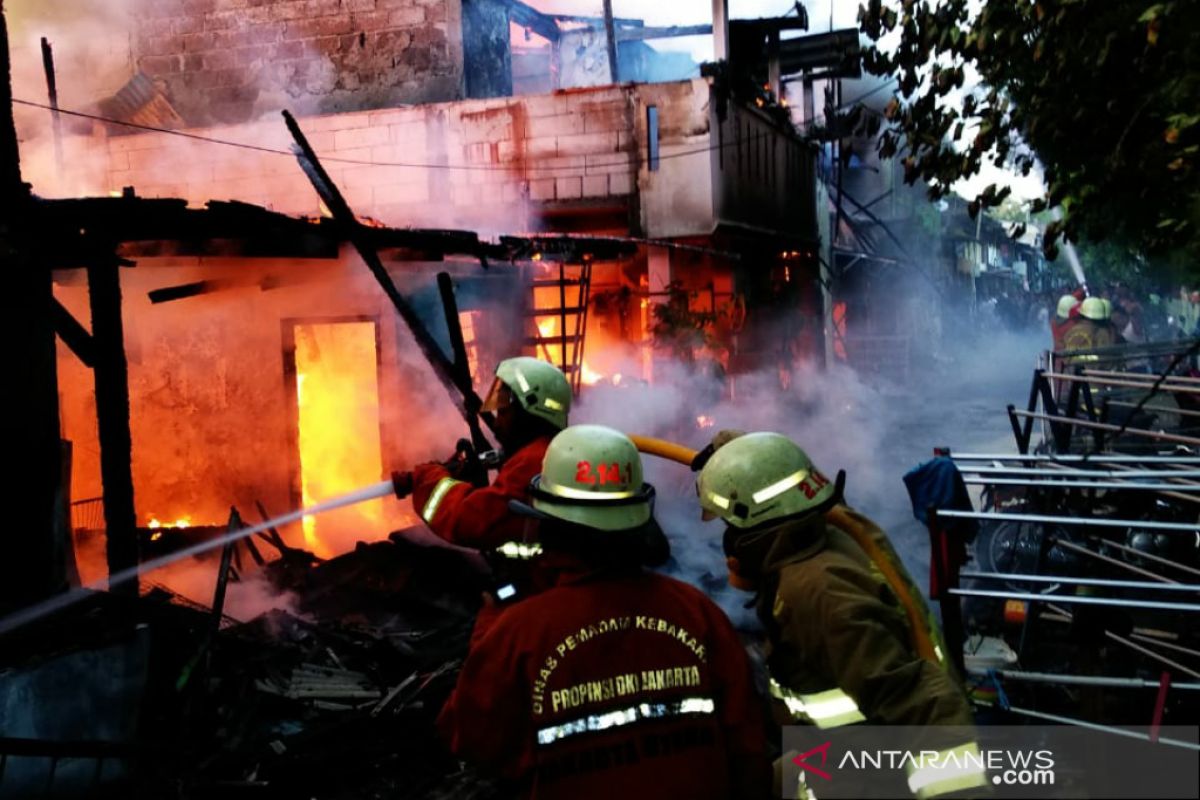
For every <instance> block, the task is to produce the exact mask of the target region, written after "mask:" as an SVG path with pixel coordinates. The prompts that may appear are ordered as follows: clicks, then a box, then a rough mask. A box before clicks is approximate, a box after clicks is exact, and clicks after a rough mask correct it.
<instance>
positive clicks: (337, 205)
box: [283, 111, 495, 451]
mask: <svg viewBox="0 0 1200 800" xmlns="http://www.w3.org/2000/svg"><path fill="white" fill-rule="evenodd" d="M283 118H284V120H286V122H287V126H288V130H289V131H290V132H291V134H292V137H293V138H294V139H295V140H296V148H295V149H296V160H297V161H298V162H299V163H300V168H301V169H302V170H304V174H305V175H307V176H308V179H309V180H310V181H312V184H313V187H314V188H315V189H316V190H317V194H319V195H320V196H321V199H322V200H324V201H325V205H326V206H327V207H328V208H329V210H330V212H331V213H332V214H333V218H334V220H336V221H337V222H338V224H339V225H340V226H341V228H342V233H343V235H345V236H346V237H347V238H348V239H349V240H350V243H351V244H353V245H354V248H355V250H357V251H358V254H359V256H361V257H362V260H363V262H364V263H365V264H366V265H367V268H368V269H370V270H371V274H372V275H374V276H375V280H376V281H378V283H379V285H380V287H381V288H382V289H383V291H384V294H386V295H387V297H388V299H389V300H391V301H392V306H393V307H394V308H395V309H396V313H397V314H399V316H400V319H401V320H402V321H403V322H404V324H405V326H406V327H407V328H408V330H409V333H411V334H412V337H413V339H414V340H415V341H416V343H417V347H418V348H420V350H421V354H422V355H424V356H425V358H426V360H427V361H428V362H429V364H430V366H432V367H433V372H434V374H435V375H437V376H438V379H439V380H440V381H441V382H442V384H443V385H444V386H445V387H446V390H447V391H448V392H449V394H450V396H451V400H452V401H453V402H454V404H455V406H456V407H457V408H458V410H459V413H460V414H462V417H463V419H464V420H465V421H466V422H467V424H468V425H469V426H470V427H471V439H472V442H473V443H474V444H475V447H476V449H478V450H481V451H482V450H490V449H491V443H490V442H488V441H487V438H486V437H485V436H484V435H483V431H482V429H481V428H480V427H479V423H478V420H480V419H482V420H483V421H484V422H485V423H486V424H487V426H488V427H489V428H491V429H492V430H493V431H494V430H495V428H494V425H495V420H494V419H493V418H492V415H491V414H489V413H487V412H483V413H480V411H479V409H480V408H481V407H482V406H483V400H482V399H480V397H479V395H478V394H476V393H475V389H474V387H473V386H471V385H470V383H465V384H464V383H461V382H460V381H459V380H458V376H457V375H456V374H455V370H454V365H453V364H452V363H451V361H450V359H448V358H447V357H446V355H445V353H443V352H442V350H441V348H440V347H439V346H438V343H437V342H436V341H435V340H434V338H433V336H432V335H430V333H429V331H428V330H426V329H425V325H424V323H422V322H421V319H420V317H418V316H417V312H416V311H415V310H414V309H413V307H412V306H411V305H410V304H409V302H408V300H406V299H405V298H404V296H403V295H401V294H400V290H399V289H397V288H396V284H395V283H394V282H393V281H392V278H391V276H390V275H388V272H387V269H385V268H384V266H383V262H382V261H380V260H379V253H378V251H377V249H376V248H375V247H374V246H372V244H371V243H370V241H369V240H368V238H367V236H366V235H365V234H364V230H365V229H364V227H363V225H362V224H361V223H360V222H359V221H358V218H357V217H356V216H355V215H354V212H353V211H352V210H351V209H350V206H349V204H347V203H346V199H345V198H344V197H343V196H342V193H341V191H340V190H339V189H338V188H337V185H336V184H334V182H333V180H332V179H331V178H330V177H329V173H327V172H326V171H325V168H324V167H323V166H322V165H321V162H320V160H319V159H318V158H317V154H316V152H314V151H313V149H312V146H311V145H310V144H309V143H308V139H307V138H306V137H305V136H304V132H303V131H302V130H300V125H299V124H298V123H297V122H296V118H295V117H293V116H292V115H291V113H290V112H288V111H284V112H283Z"/></svg>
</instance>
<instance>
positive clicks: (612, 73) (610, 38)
mask: <svg viewBox="0 0 1200 800" xmlns="http://www.w3.org/2000/svg"><path fill="white" fill-rule="evenodd" d="M604 43H605V45H607V47H608V75H609V79H610V80H611V81H612V82H613V83H620V82H621V77H620V71H619V70H618V69H617V32H616V26H615V25H613V10H612V0H604ZM564 350H565V347H564Z"/></svg>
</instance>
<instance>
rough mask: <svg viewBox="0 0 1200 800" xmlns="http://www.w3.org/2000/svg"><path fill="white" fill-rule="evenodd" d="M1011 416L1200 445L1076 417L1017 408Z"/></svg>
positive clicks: (1183, 438) (1191, 439)
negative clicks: (1038, 412)
mask: <svg viewBox="0 0 1200 800" xmlns="http://www.w3.org/2000/svg"><path fill="white" fill-rule="evenodd" d="M1198 393H1200V392H1198ZM1009 413H1010V414H1014V415H1016V416H1018V417H1029V418H1030V419H1041V420H1045V421H1047V422H1058V423H1061V424H1063V425H1072V426H1074V427H1077V428H1091V429H1092V430H1098V431H1112V432H1113V433H1118V434H1121V433H1127V434H1129V435H1130V436H1142V437H1145V438H1146V439H1158V440H1159V441H1163V442H1178V443H1180V444H1193V445H1200V439H1197V438H1195V437H1193V436H1179V435H1177V434H1174V433H1161V432H1159V431H1148V430H1146V429H1144V428H1126V427H1123V426H1121V425H1109V424H1107V423H1104V422H1089V421H1088V420H1085V419H1076V418H1074V417H1063V416H1059V415H1057V414H1037V413H1034V412H1033V411H1018V410H1017V409H1015V408H1011V407H1010V410H1009Z"/></svg>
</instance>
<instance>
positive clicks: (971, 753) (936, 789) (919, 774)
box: [908, 742, 987, 800]
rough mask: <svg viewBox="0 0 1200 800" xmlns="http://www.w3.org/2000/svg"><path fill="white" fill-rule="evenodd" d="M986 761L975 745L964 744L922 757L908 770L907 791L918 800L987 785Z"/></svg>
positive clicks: (923, 754) (971, 743)
mask: <svg viewBox="0 0 1200 800" xmlns="http://www.w3.org/2000/svg"><path fill="white" fill-rule="evenodd" d="M986 764H987V762H986V761H985V759H984V758H983V755H982V754H981V753H980V752H979V745H977V744H976V743H975V742H967V743H966V744H961V745H959V746H957V747H951V748H948V749H946V750H942V751H940V752H938V753H936V754H935V755H932V756H929V757H926V755H925V753H922V755H921V759H920V766H912V765H910V766H909V768H908V788H909V789H910V790H911V791H912V793H913V794H915V795H916V796H917V798H918V800H927V798H932V797H938V796H940V795H943V794H948V793H950V792H959V791H962V790H963V789H972V788H975V787H977V786H985V785H987V769H986Z"/></svg>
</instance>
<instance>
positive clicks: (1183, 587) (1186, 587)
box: [959, 571, 1200, 592]
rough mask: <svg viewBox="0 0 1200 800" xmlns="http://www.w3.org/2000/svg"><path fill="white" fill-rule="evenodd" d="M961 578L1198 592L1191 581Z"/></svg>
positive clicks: (998, 575) (1019, 575)
mask: <svg viewBox="0 0 1200 800" xmlns="http://www.w3.org/2000/svg"><path fill="white" fill-rule="evenodd" d="M959 577H962V578H980V579H983V580H1004V581H1021V582H1027V583H1067V584H1081V585H1084V586H1109V587H1112V588H1114V589H1155V590H1158V591H1162V592H1200V585H1197V584H1191V583H1169V584H1167V585H1165V586H1164V585H1163V584H1161V583H1152V582H1150V581H1116V580H1110V579H1108V578H1070V577H1066V576H1064V575H1026V574H1023V573H1007V572H971V571H967V572H960V573H959Z"/></svg>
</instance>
